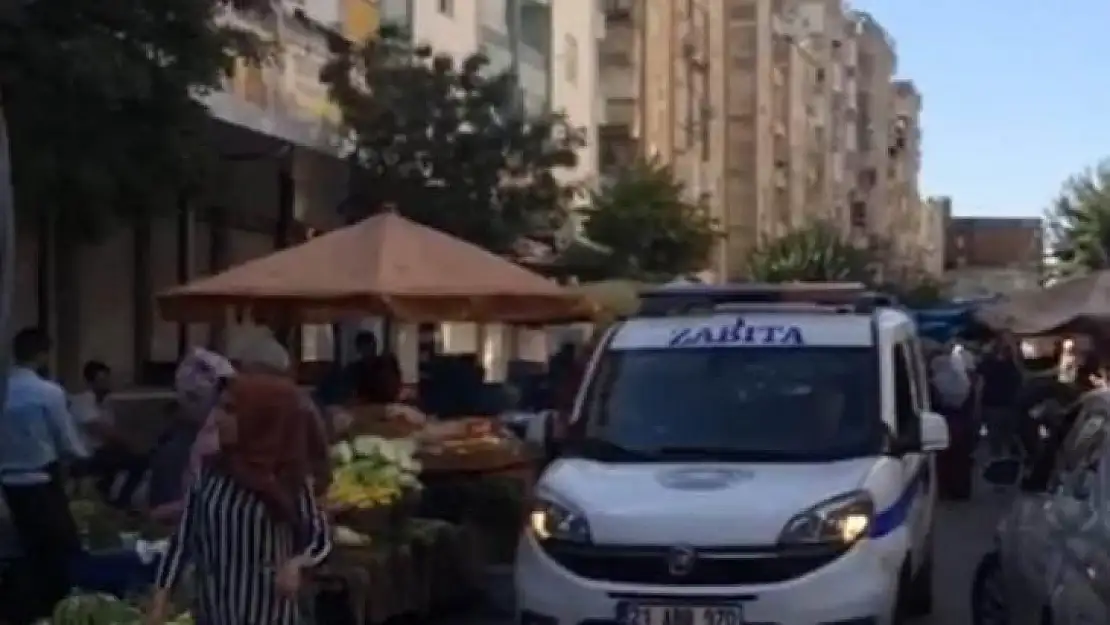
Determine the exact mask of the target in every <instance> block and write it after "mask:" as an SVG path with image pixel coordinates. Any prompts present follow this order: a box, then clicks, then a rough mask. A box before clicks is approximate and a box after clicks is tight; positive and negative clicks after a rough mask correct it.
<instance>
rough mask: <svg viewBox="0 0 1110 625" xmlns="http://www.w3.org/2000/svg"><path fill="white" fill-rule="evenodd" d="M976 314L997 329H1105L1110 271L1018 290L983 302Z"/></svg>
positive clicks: (1028, 332) (1027, 331)
mask: <svg viewBox="0 0 1110 625" xmlns="http://www.w3.org/2000/svg"><path fill="white" fill-rule="evenodd" d="M976 317H977V318H978V319H979V320H980V321H982V322H983V323H985V324H987V325H988V326H990V327H992V328H994V329H996V330H1008V331H1010V332H1013V333H1014V334H1020V335H1026V336H1028V335H1035V334H1050V333H1054V332H1067V331H1072V332H1095V333H1105V330H1106V329H1108V328H1110V271H1099V272H1096V273H1092V274H1089V275H1086V276H1081V277H1078V278H1072V279H1070V280H1065V281H1062V282H1057V283H1055V284H1053V285H1051V286H1048V287H1045V288H1041V289H1030V290H1027V291H1019V292H1017V293H1014V294H1012V295H1009V296H1007V297H1006V299H1005V300H1004V301H1001V302H998V303H996V304H991V305H987V306H984V307H983V308H981V309H980V310H979V311H978V312H977V313H976Z"/></svg>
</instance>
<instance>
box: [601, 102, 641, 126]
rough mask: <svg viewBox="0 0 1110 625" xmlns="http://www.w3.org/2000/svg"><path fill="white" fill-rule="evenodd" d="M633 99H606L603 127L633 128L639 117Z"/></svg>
mask: <svg viewBox="0 0 1110 625" xmlns="http://www.w3.org/2000/svg"><path fill="white" fill-rule="evenodd" d="M637 108H638V107H637V100H636V99H635V98H607V99H606V100H605V125H606V126H613V127H622V126H623V127H626V128H634V127H635V126H636V120H637V118H638V117H639V115H638V111H637Z"/></svg>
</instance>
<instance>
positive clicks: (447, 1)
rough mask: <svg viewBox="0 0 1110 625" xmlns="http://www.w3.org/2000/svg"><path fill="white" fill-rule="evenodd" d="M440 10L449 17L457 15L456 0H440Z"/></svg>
mask: <svg viewBox="0 0 1110 625" xmlns="http://www.w3.org/2000/svg"><path fill="white" fill-rule="evenodd" d="M439 12H440V13H442V14H444V15H446V16H448V17H451V16H453V15H455V0H439Z"/></svg>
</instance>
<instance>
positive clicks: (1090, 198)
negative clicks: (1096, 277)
mask: <svg viewBox="0 0 1110 625" xmlns="http://www.w3.org/2000/svg"><path fill="white" fill-rule="evenodd" d="M1045 219H1046V222H1047V226H1048V228H1047V230H1048V245H1049V249H1050V250H1051V253H1052V256H1053V259H1054V260H1055V264H1054V267H1053V271H1054V272H1055V273H1057V274H1058V275H1073V274H1077V273H1087V272H1090V271H1098V270H1100V269H1110V160H1106V161H1103V162H1102V163H1100V164H1099V165H1098V166H1097V167H1095V168H1094V169H1091V170H1088V171H1086V172H1084V173H1082V174H1080V175H1078V176H1073V177H1072V178H1071V179H1069V180H1068V181H1067V182H1066V183H1065V184H1064V187H1063V189H1062V190H1061V192H1060V195H1059V197H1057V198H1056V200H1055V201H1054V202H1053V205H1052V207H1051V208H1050V209H1049V210H1048V211H1047V214H1046V215H1045Z"/></svg>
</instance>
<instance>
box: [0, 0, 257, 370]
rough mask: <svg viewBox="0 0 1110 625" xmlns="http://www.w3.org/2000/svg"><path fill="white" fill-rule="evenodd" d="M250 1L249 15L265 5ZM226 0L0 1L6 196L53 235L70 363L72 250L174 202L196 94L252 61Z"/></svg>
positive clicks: (196, 110)
mask: <svg viewBox="0 0 1110 625" xmlns="http://www.w3.org/2000/svg"><path fill="white" fill-rule="evenodd" d="M237 1H238V0H237ZM242 1H243V2H246V1H247V0H242ZM258 1H259V2H260V6H259V7H257V10H262V11H264V10H267V9H268V4H267V3H266V1H265V0H258ZM230 2H231V0H165V1H163V2H143V1H141V0H121V1H118V2H86V1H84V0H33V1H16V2H4V3H2V4H0V97H2V99H3V107H4V108H3V114H4V116H5V118H6V121H7V127H8V130H9V142H10V150H11V161H12V171H11V175H12V187H13V188H14V191H15V194H14V195H15V198H14V203H15V207H16V212H17V214H18V215H19V217H20V218H21V219H22V220H25V221H30V222H32V223H37V225H38V231H39V234H40V236H43V237H48V238H49V239H50V240H52V242H53V245H52V246H51V248H52V249H53V250H54V255H53V263H52V264H51V265H52V266H50V267H47V268H46V269H47V270H48V271H50V272H51V273H52V276H51V278H52V282H53V286H54V291H55V293H56V295H57V301H56V302H55V305H54V309H55V310H56V311H57V314H58V331H59V334H60V336H58V337H57V338H58V345H59V348H60V349H61V350H63V354H62V357H61V360H62V362H63V364H64V365H65V366H67V367H70V368H72V367H73V366H74V365H75V364H76V357H75V354H76V351H75V350H76V349H77V347H78V346H77V345H76V343H77V340H76V338H77V337H76V336H75V335H72V334H69V333H70V332H73V331H75V330H76V328H77V327H78V326H79V319H78V318H77V316H78V315H79V313H78V312H76V311H77V299H76V298H77V289H76V284H75V280H76V258H77V257H76V250H77V248H78V247H79V245H80V244H81V243H82V242H84V241H86V240H88V239H89V238H90V237H93V236H96V235H97V234H100V233H104V232H105V231H106V230H107V229H108V228H111V227H112V226H113V225H114V224H118V223H124V222H126V221H129V220H131V219H132V218H134V217H135V216H136V215H139V214H144V213H147V212H148V211H153V210H155V209H157V208H158V207H159V206H166V205H167V204H168V205H169V206H170V207H172V206H173V203H172V202H167V201H166V198H167V196H168V195H169V196H170V197H172V193H173V192H174V191H177V190H179V189H181V188H182V187H183V186H185V185H187V184H189V183H190V182H195V181H197V180H198V179H199V172H200V168H201V165H202V164H203V158H202V155H203V154H205V152H204V148H205V147H206V146H207V141H206V138H205V136H204V134H205V129H206V128H207V127H208V115H207V109H206V107H205V106H204V105H203V103H202V102H201V101H199V100H198V99H197V97H198V96H201V95H203V94H204V93H206V92H207V91H209V90H211V89H214V88H217V87H219V86H220V83H221V78H222V77H223V76H224V75H226V74H227V72H228V71H229V70H230V69H231V67H232V64H233V61H234V59H235V57H236V56H237V55H239V54H247V55H249V56H251V58H253V59H255V60H258V56H257V52H258V51H259V48H258V47H257V46H256V45H255V44H256V43H258V42H257V41H256V38H255V37H254V36H253V35H250V34H248V33H246V32H243V31H240V30H238V29H236V28H234V27H232V26H226V25H221V23H220V22H218V21H217V17H218V16H219V14H220V13H221V11H223V10H224V9H225V8H226V7H227V6H228V5H229V4H230ZM242 8H247V7H242ZM252 8H253V7H252ZM167 191H169V193H167ZM40 240H41V239H40ZM41 269H43V268H41V267H40V270H41ZM66 350H68V351H66ZM66 373H72V371H71V370H67V371H66Z"/></svg>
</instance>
